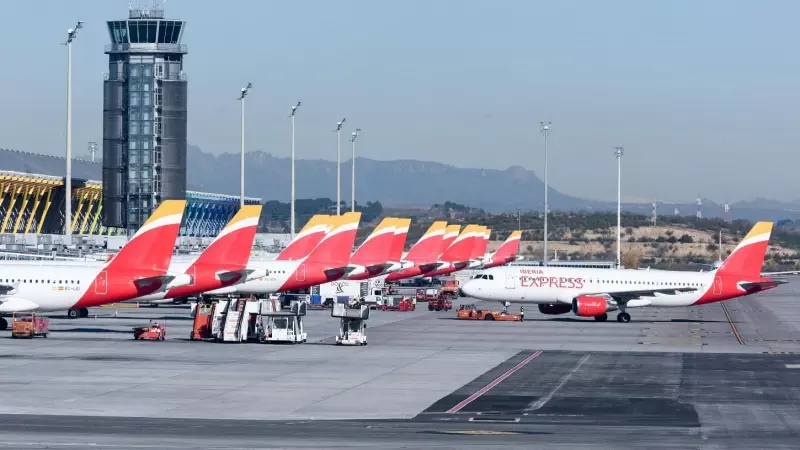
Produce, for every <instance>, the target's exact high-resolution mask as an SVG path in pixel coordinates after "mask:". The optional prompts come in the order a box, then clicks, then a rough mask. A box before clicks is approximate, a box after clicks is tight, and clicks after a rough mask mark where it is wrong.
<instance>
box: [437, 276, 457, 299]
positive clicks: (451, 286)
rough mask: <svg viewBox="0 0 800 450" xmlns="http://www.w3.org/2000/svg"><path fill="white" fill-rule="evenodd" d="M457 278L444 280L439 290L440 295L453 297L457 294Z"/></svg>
mask: <svg viewBox="0 0 800 450" xmlns="http://www.w3.org/2000/svg"><path fill="white" fill-rule="evenodd" d="M458 289H459V285H458V280H446V281H445V282H444V286H442V289H441V290H440V295H442V296H444V297H455V296H456V295H458Z"/></svg>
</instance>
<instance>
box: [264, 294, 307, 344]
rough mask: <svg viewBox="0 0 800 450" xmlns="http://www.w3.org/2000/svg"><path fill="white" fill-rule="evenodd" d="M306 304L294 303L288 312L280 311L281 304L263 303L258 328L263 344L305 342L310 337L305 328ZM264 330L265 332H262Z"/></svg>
mask: <svg viewBox="0 0 800 450" xmlns="http://www.w3.org/2000/svg"><path fill="white" fill-rule="evenodd" d="M306 308H307V303H306V302H302V301H300V302H298V301H293V302H292V303H291V306H290V308H288V309H287V310H283V309H280V303H278V302H271V301H265V302H262V303H261V313H260V316H261V317H260V319H261V322H260V324H259V325H258V326H257V328H258V329H259V331H258V333H259V334H260V336H259V340H260V341H261V342H268V343H274V342H288V343H291V344H297V343H302V342H305V341H306V339H307V338H308V335H307V334H306V332H305V328H304V327H303V317H304V316H305V315H306ZM262 330H263V331H262Z"/></svg>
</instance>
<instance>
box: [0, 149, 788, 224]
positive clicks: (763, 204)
mask: <svg viewBox="0 0 800 450" xmlns="http://www.w3.org/2000/svg"><path fill="white" fill-rule="evenodd" d="M188 153H189V154H188V158H187V159H188V164H189V166H188V169H187V170H188V174H187V175H188V184H189V189H193V190H198V191H206V192H216V193H221V194H232V195H238V193H239V155H238V154H231V153H225V154H221V155H214V154H212V153H206V152H203V151H202V150H201V149H200V148H199V147H197V146H194V145H190V146H189V148H188ZM290 164H291V162H290V160H289V158H285V157H275V156H272V155H271V154H269V153H265V152H250V153H247V154H246V155H245V184H246V186H245V192H246V193H247V195H248V196H253V197H261V198H262V199H263V200H264V201H268V200H279V201H282V202H286V201H288V199H289V195H290V193H289V183H290ZM64 166H65V164H64V158H61V157H56V156H49V155H41V154H35V153H27V152H21V151H16V150H8V149H0V170H11V171H18V172H28V173H40V174H46V175H55V176H63V174H64ZM72 167H73V174H74V176H75V177H78V178H86V179H94V180H101V179H102V170H101V169H102V164H101V162H99V161H98V162H91V161H87V160H83V159H76V160H75V161H74V163H73V166H72ZM296 169H297V185H296V186H297V198H306V199H318V198H330V199H333V200H335V198H336V164H335V162H331V161H327V160H320V159H316V160H311V159H300V160H298V161H297V166H296ZM543 196H544V184H543V183H542V181H541V180H539V178H538V177H537V176H536V174H534V173H533V172H531V171H529V170H526V169H524V168H522V167H519V166H512V167H510V168H508V169H506V170H491V169H463V168H458V167H454V166H451V165H447V164H441V163H435V162H426V161H416V160H395V161H376V160H371V159H367V158H356V199H357V201H358V202H359V203H362V204H363V203H366V202H367V201H379V202H380V203H381V204H382V205H383V206H385V207H390V208H408V209H422V210H428V209H429V208H430V207H431V205H433V204H435V203H444V202H446V201H451V202H455V203H459V204H463V205H467V206H470V207H475V208H482V209H483V210H485V211H486V212H493V213H496V212H516V211H517V209H518V208H520V209H522V210H523V211H542V210H543V209H544V204H543V201H542V198H543ZM349 199H350V161H349V160H344V161H343V164H342V200H344V201H347V202H349ZM549 200H550V209H551V210H552V211H559V210H561V211H615V210H616V203H614V202H600V201H592V200H586V199H582V198H578V197H572V196H569V195H566V194H563V193H561V192H559V191H558V190H557V189H553V188H552V186H551V188H550V195H549ZM675 208H678V210H679V213H680V215H694V214H695V211H696V209H697V208H696V205H694V204H693V203H692V204H689V203H687V204H659V206H658V214H659V215H662V216H663V215H672V214H674V209H675ZM623 209H624V210H626V211H630V212H636V213H639V214H647V215H649V214H650V212H651V210H652V205H651V204H636V203H626V204H623ZM723 216H724V209H723V206H722V205H720V204H716V203H714V202H712V201H710V200H707V199H703V217H723ZM729 218H730V219H732V220H733V219H746V220H751V221H753V220H771V221H780V220H786V219H792V220H798V219H800V201H797V202H791V203H782V202H777V201H774V200H769V199H756V200H753V201H747V202H740V203H735V204H732V205H731V211H730V214H729Z"/></svg>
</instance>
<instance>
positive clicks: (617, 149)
mask: <svg viewBox="0 0 800 450" xmlns="http://www.w3.org/2000/svg"><path fill="white" fill-rule="evenodd" d="M624 153H625V150H624V149H623V148H622V147H621V146H620V147H614V156H616V157H617V268H619V267H620V265H621V264H622V155H623V154H624Z"/></svg>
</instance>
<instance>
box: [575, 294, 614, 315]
mask: <svg viewBox="0 0 800 450" xmlns="http://www.w3.org/2000/svg"><path fill="white" fill-rule="evenodd" d="M608 310H609V309H608V301H606V299H605V297H592V296H588V295H581V296H579V297H575V298H574V299H572V312H573V313H575V315H576V316H581V317H595V316H600V315H603V314H605V313H606V312H607V311H608Z"/></svg>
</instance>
